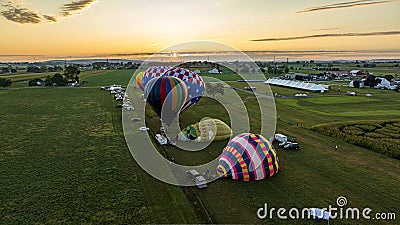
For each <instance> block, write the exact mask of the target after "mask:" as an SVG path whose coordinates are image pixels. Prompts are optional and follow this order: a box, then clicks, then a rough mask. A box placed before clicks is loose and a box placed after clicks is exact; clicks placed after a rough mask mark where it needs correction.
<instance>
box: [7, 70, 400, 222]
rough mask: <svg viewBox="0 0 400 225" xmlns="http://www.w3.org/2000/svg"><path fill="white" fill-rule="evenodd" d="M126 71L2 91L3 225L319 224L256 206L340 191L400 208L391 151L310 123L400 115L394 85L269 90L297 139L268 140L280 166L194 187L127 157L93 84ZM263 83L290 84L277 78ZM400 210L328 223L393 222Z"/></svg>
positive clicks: (321, 203) (108, 99) (325, 199)
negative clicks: (305, 94) (270, 215)
mask: <svg viewBox="0 0 400 225" xmlns="http://www.w3.org/2000/svg"><path fill="white" fill-rule="evenodd" d="M132 74H133V71H110V72H105V73H101V74H98V75H92V76H86V77H84V78H83V79H82V80H85V81H88V82H89V83H88V85H87V87H86V88H55V89H47V88H35V89H21V90H2V89H0V101H1V102H2V103H3V104H1V106H0V110H1V114H0V115H1V116H0V117H1V120H0V129H1V134H2V148H1V150H0V172H1V173H0V186H1V187H2V188H1V189H0V224H59V223H65V224H77V223H83V224H132V223H138V224H143V223H146V224H148V223H163V224H167V223H190V224H194V223H234V224H242V223H246V224H249V223H257V224H258V223H263V224H320V223H318V222H314V221H308V220H303V221H298V220H287V221H282V220H279V219H278V218H276V217H275V218H274V219H273V220H264V221H262V220H259V219H258V218H257V216H256V213H257V210H258V208H260V207H263V205H264V203H268V205H269V206H271V207H277V208H279V207H285V208H290V207H297V208H301V207H320V208H323V207H328V206H329V205H333V206H335V205H336V199H337V198H338V197H339V196H345V197H347V199H348V202H349V204H348V206H349V207H359V208H365V207H369V208H371V209H373V211H374V212H396V213H397V214H398V213H399V210H400V208H399V206H400V199H399V197H398V196H399V195H400V174H399V171H400V162H399V160H395V159H392V158H389V157H387V156H384V155H382V154H379V153H376V152H374V151H371V150H369V149H366V148H363V147H358V146H355V145H353V144H350V143H347V142H346V141H344V140H341V139H339V138H334V137H330V136H326V135H323V134H320V133H318V132H315V131H313V130H311V129H310V128H311V126H313V125H317V124H321V123H328V122H335V121H338V122H340V121H349V120H352V121H355V120H379V119H380V120H388V119H399V117H400V116H399V115H400V109H399V108H398V104H397V105H396V104H393V101H397V102H398V99H399V93H395V92H389V91H384V90H375V89H374V90H371V91H373V93H372V94H373V97H372V98H366V97H352V96H344V95H343V93H333V91H332V92H331V93H330V92H328V93H325V94H310V96H311V97H310V98H304V99H303V98H302V99H296V98H288V99H284V98H278V99H276V107H277V114H278V115H279V120H278V124H277V131H278V132H282V133H285V134H288V135H290V136H293V137H295V138H296V139H297V141H298V142H299V144H300V146H301V149H300V150H299V151H296V152H290V151H283V150H281V149H279V148H277V151H278V154H279V159H280V161H281V166H282V168H281V171H280V172H279V173H278V174H277V175H276V176H274V177H273V178H270V179H267V180H264V181H258V182H238V181H232V180H225V179H221V180H218V181H216V182H213V183H210V184H209V187H208V188H207V189H204V190H199V189H197V188H195V187H193V188H181V187H176V186H171V185H167V184H164V183H162V182H160V181H158V180H156V179H155V178H153V177H151V176H150V175H148V174H147V173H146V172H145V171H143V170H142V169H141V168H140V167H139V166H138V165H137V164H136V162H135V160H134V159H133V158H132V156H131V154H130V152H129V150H128V148H127V146H126V143H125V140H124V136H123V132H122V124H121V110H120V109H116V108H115V105H116V104H118V103H117V102H116V101H114V100H113V98H112V95H110V94H109V93H108V92H104V91H101V90H100V89H98V88H97V86H106V85H111V84H122V85H124V84H126V83H127V82H128V81H129V79H130V77H131V75H132ZM235 84H236V83H230V85H235ZM240 85H242V84H240ZM91 86H93V88H91ZM272 91H273V92H279V93H282V94H285V95H286V93H287V96H293V95H292V94H294V93H299V92H298V91H297V90H292V89H286V88H277V87H272ZM362 91H365V92H367V91H368V89H366V90H364V89H363V90H362ZM342 92H343V91H342ZM239 94H240V96H241V97H242V98H244V99H246V103H245V105H246V107H247V108H248V109H249V111H251V112H252V113H250V116H251V125H252V130H253V131H254V132H256V131H257V130H258V129H259V119H258V118H259V115H257V113H258V110H257V107H256V105H255V103H256V100H255V98H254V97H253V96H252V95H251V94H249V93H244V92H239ZM330 95H334V96H330ZM219 107H221V106H219V105H218V104H217V103H216V102H215V101H213V100H211V99H206V98H204V99H202V101H201V102H200V103H199V104H198V105H196V106H195V107H194V108H193V109H191V110H188V111H187V112H185V114H183V115H182V117H181V122H182V123H183V124H185V125H187V124H190V123H192V122H194V121H197V120H198V119H199V118H202V117H203V116H212V117H215V118H221V119H226V112H225V111H224V110H222V109H221V110H216V109H219ZM210 108H213V109H215V110H212V111H210ZM365 112H368V113H365ZM149 113H151V111H149ZM396 113H397V114H396ZM148 125H149V126H150V127H154V130H155V129H159V120H158V118H157V117H153V118H150V119H149V120H148ZM152 132H153V131H152ZM225 144H226V142H224V141H221V142H217V143H214V144H213V145H212V146H210V148H208V149H207V150H205V151H201V152H198V153H186V152H184V151H179V150H177V149H173V148H168V147H166V148H165V149H162V152H163V153H164V155H165V157H170V156H171V155H173V156H175V158H176V160H177V162H178V163H201V162H204V161H207V160H209V159H211V158H213V157H216V156H217V155H218V151H222V148H223V147H224V146H225ZM334 145H338V146H339V150H338V151H334V150H333V146H334ZM194 154H196V155H195V157H194ZM194 159H195V160H194ZM398 217H399V215H397V220H391V221H389V220H388V221H373V220H371V221H365V220H360V221H357V220H332V221H331V223H330V224H360V223H362V224H399V218H398Z"/></svg>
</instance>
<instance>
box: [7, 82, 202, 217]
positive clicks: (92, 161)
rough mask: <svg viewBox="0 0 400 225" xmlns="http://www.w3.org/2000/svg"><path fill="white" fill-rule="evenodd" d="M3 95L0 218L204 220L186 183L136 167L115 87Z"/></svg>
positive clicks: (35, 91) (61, 89)
mask: <svg viewBox="0 0 400 225" xmlns="http://www.w3.org/2000/svg"><path fill="white" fill-rule="evenodd" d="M0 93H1V94H0V99H1V102H2V103H3V104H2V105H1V106H0V108H1V120H0V127H1V134H2V135H1V136H2V148H1V151H0V170H1V171H0V186H1V187H2V188H1V189H0V224H38V223H45V224H60V223H66V224H77V223H86V224H104V223H111V224H125V223H173V222H174V223H177V222H178V223H189V222H191V223H193V222H198V220H197V217H196V215H195V214H194V210H193V209H192V208H191V205H190V204H189V203H188V202H187V200H186V196H185V195H184V194H183V192H182V190H181V189H180V188H179V187H175V186H170V185H167V184H163V183H160V182H158V181H157V180H155V179H154V178H152V177H150V176H149V175H147V174H146V173H145V172H144V171H142V170H141V169H140V168H139V167H138V166H137V165H136V163H135V161H134V160H133V158H132V157H131V155H130V153H129V151H128V149H127V147H126V144H125V141H124V137H123V134H122V126H121V111H120V110H117V109H114V105H115V103H114V102H113V99H112V97H111V96H110V95H109V94H108V93H106V92H101V91H99V90H97V89H66V88H60V89H24V90H2V91H0ZM21 101H23V103H22V102H21ZM154 215H158V216H154ZM199 222H200V221H199Z"/></svg>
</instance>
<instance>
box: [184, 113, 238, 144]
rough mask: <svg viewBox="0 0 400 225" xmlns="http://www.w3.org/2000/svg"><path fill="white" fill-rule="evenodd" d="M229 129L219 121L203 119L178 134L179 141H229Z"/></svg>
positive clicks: (230, 132)
mask: <svg viewBox="0 0 400 225" xmlns="http://www.w3.org/2000/svg"><path fill="white" fill-rule="evenodd" d="M231 135H232V130H231V128H230V127H229V126H228V125H227V124H226V123H224V122H222V121H221V120H219V119H211V118H207V119H203V120H201V121H200V122H197V123H195V124H192V125H189V126H187V127H186V128H185V129H183V130H182V132H181V133H179V134H178V140H179V141H194V142H208V141H212V140H215V141H219V140H224V139H229V138H230V137H231Z"/></svg>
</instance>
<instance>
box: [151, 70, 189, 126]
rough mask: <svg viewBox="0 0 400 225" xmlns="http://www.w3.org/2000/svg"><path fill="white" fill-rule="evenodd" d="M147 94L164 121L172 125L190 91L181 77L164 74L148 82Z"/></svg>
mask: <svg viewBox="0 0 400 225" xmlns="http://www.w3.org/2000/svg"><path fill="white" fill-rule="evenodd" d="M145 96H146V99H147V102H148V103H149V104H150V105H151V106H152V107H153V109H154V110H155V111H156V112H157V114H158V115H160V116H161V119H162V120H163V122H164V123H166V124H167V125H170V124H171V122H172V121H173V120H174V119H175V118H176V117H177V115H178V114H179V112H180V111H181V108H182V106H183V104H185V102H186V99H187V96H188V91H187V87H186V84H185V83H184V82H183V81H182V80H181V79H179V78H176V77H167V76H162V77H157V78H154V79H152V80H150V82H148V84H147V85H146V87H145Z"/></svg>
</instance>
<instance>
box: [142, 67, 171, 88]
mask: <svg viewBox="0 0 400 225" xmlns="http://www.w3.org/2000/svg"><path fill="white" fill-rule="evenodd" d="M169 69H170V67H168V66H153V67H150V68H148V69H147V70H146V71H144V74H143V77H142V84H143V87H144V88H145V87H146V85H147V83H148V82H149V81H150V80H151V79H153V78H156V77H161V76H162V75H164V73H165V72H167V70H169Z"/></svg>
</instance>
